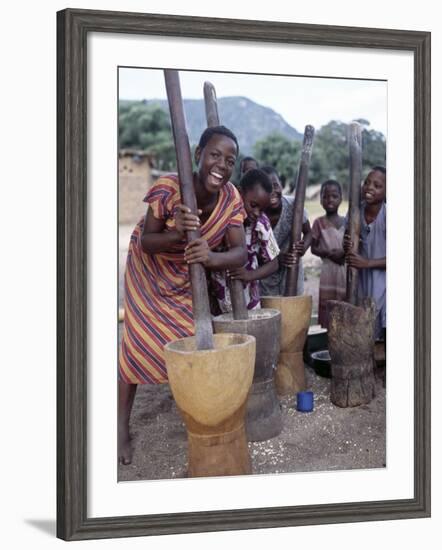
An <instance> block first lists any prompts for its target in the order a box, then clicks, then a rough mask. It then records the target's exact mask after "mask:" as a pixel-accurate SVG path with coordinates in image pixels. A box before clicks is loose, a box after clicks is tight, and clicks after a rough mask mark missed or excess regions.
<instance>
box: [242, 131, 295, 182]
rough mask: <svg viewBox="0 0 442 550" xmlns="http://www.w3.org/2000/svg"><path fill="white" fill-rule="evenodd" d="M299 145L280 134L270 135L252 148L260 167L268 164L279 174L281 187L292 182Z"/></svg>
mask: <svg viewBox="0 0 442 550" xmlns="http://www.w3.org/2000/svg"><path fill="white" fill-rule="evenodd" d="M300 151H301V144H300V142H299V141H295V140H290V139H288V138H287V137H285V136H283V135H282V134H278V133H272V134H269V135H268V136H267V137H266V138H264V139H262V140H259V141H257V142H256V143H255V145H254V147H253V152H254V156H255V158H256V159H257V160H258V162H259V164H260V165H261V166H262V165H264V164H270V165H271V166H274V167H275V168H276V170H277V171H278V173H279V176H280V179H281V183H282V184H283V186H284V185H285V184H286V183H289V185H290V183H291V182H294V180H295V177H296V172H297V169H298V164H299V158H300Z"/></svg>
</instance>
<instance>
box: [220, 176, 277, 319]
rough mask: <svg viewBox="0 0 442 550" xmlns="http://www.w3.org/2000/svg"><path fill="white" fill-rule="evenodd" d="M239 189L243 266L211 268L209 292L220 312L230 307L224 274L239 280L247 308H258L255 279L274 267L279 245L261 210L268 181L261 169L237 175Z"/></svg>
mask: <svg viewBox="0 0 442 550" xmlns="http://www.w3.org/2000/svg"><path fill="white" fill-rule="evenodd" d="M239 190H240V193H241V197H242V200H243V202H244V207H245V209H246V212H247V219H246V220H245V222H244V229H245V234H246V245H247V263H246V264H245V265H244V266H243V267H238V268H236V269H229V270H228V271H227V273H226V272H225V271H223V272H220V271H213V272H212V287H213V293H214V295H215V296H216V298H217V301H218V307H219V309H220V311H221V312H222V313H229V312H230V311H232V303H231V299H230V292H229V288H228V285H227V279H228V277H230V278H231V279H239V280H241V281H242V282H243V286H244V295H245V302H246V305H247V309H259V308H260V307H261V300H260V294H259V281H260V280H261V279H263V278H265V277H268V276H269V275H271V274H272V273H274V272H275V271H277V270H278V255H279V247H278V244H277V243H276V239H275V237H274V235H273V231H272V228H271V226H270V221H269V219H268V217H267V216H266V215H265V213H264V210H265V209H266V208H267V207H268V205H269V204H270V196H271V193H272V183H271V181H270V179H269V177H268V175H267V174H266V173H265V172H262V171H261V170H258V169H252V170H249V171H248V172H246V173H245V174H244V176H243V177H242V178H241V181H240V182H239Z"/></svg>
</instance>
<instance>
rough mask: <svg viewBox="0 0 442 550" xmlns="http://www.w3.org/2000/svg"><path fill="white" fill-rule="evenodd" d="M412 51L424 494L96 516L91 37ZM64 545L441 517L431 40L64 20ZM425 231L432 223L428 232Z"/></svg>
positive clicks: (94, 14) (60, 527) (305, 29)
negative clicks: (434, 384) (90, 312)
mask: <svg viewBox="0 0 442 550" xmlns="http://www.w3.org/2000/svg"><path fill="white" fill-rule="evenodd" d="M92 32H99V33H125V34H147V35H149V34H150V35H158V36H175V37H191V38H206V39H214V38H216V39H221V40H223V39H228V40H239V41H259V42H268V43H285V44H307V45H323V46H332V47H338V46H341V47H351V48H374V49H384V50H385V49H386V50H405V51H409V52H412V54H413V57H414V82H415V84H414V120H415V128H414V139H415V142H414V189H415V208H414V216H415V225H416V227H419V228H420V230H419V231H416V232H415V241H414V255H415V266H414V288H415V294H414V304H415V306H414V307H415V318H414V381H415V400H414V419H415V420H414V497H413V498H411V499H404V500H386V501H376V502H352V503H346V504H326V505H305V506H288V507H276V508H275V507H269V508H254V509H240V510H222V511H206V512H191V513H173V514H155V515H139V516H124V517H100V518H89V517H88V516H87V477H88V472H87V460H86V457H87V340H88V338H87V336H88V334H87V329H88V327H87V223H86V218H87V217H86V208H87V144H86V141H87V118H86V112H87V109H86V107H87V36H88V33H92ZM57 47H58V59H57V86H58V91H57V125H58V128H57V159H58V165H57V222H58V225H57V250H58V260H57V301H58V314H57V362H58V371H57V373H58V382H57V438H58V439H57V494H58V497H57V498H58V501H57V536H58V537H60V538H63V539H65V540H81V539H92V538H110V537H128V536H144V535H160V534H172V533H193V532H201V531H222V530H232V529H256V528H268V527H284V526H295V525H314V524H324V523H340V522H359V521H368V520H389V519H407V518H417V517H428V516H429V515H430V223H429V220H430V165H431V163H430V33H428V32H415V31H402V30H385V29H369V28H353V27H336V26H323V25H306V24H302V25H300V24H293V23H277V22H265V21H249V20H233V19H209V18H202V17H180V16H169V15H157V14H154V15H152V14H139V13H123V12H105V11H89V10H75V9H73V10H71V9H67V10H64V11H61V12H59V13H58V14H57ZM424 222H425V223H424Z"/></svg>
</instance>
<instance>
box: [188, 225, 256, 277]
mask: <svg viewBox="0 0 442 550" xmlns="http://www.w3.org/2000/svg"><path fill="white" fill-rule="evenodd" d="M226 237H227V242H228V243H229V249H228V250H226V251H225V252H213V251H212V250H210V248H209V245H208V243H207V241H206V240H205V239H204V238H202V237H201V238H199V239H195V240H194V241H192V242H191V243H189V244H188V245H187V246H186V249H185V251H184V259H185V260H186V262H187V263H188V264H195V263H202V264H204V266H205V267H207V268H208V269H212V270H214V271H220V270H222V269H228V268H236V267H241V266H243V265H244V264H245V263H246V261H247V248H246V236H245V233H244V227H243V226H242V225H241V226H238V227H236V226H235V227H233V226H232V227H229V228H228V229H227V232H226Z"/></svg>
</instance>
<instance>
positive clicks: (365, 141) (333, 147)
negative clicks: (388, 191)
mask: <svg viewBox="0 0 442 550" xmlns="http://www.w3.org/2000/svg"><path fill="white" fill-rule="evenodd" d="M358 122H359V123H360V124H361V125H362V173H363V176H364V177H365V175H366V174H367V172H368V171H369V169H370V168H371V167H372V166H375V165H376V164H380V165H384V166H385V155H386V144H385V137H384V136H383V134H381V133H380V132H376V131H375V130H368V128H367V127H368V126H369V122H368V121H366V120H363V119H360V120H358ZM347 134H348V125H347V124H344V123H342V122H338V121H335V120H332V121H330V122H329V123H328V124H326V125H325V126H322V127H321V128H320V129H319V130H318V131H317V132H316V135H315V140H314V143H313V153H312V158H311V163H310V170H309V184H316V183H322V182H323V181H325V180H327V179H336V180H338V181H339V182H340V183H341V184H342V185H343V188H344V191H345V192H346V191H347V189H348V183H349V154H348V138H347ZM300 150H301V143H300V142H298V141H290V140H289V139H287V138H285V137H284V136H281V135H279V134H271V135H269V136H268V137H267V138H265V139H263V140H260V141H258V142H257V143H256V144H255V148H254V154H255V156H256V159H257V160H258V162H259V163H260V164H261V165H262V164H271V165H272V166H274V167H275V168H276V169H277V170H278V172H279V174H280V176H281V180H282V181H283V182H285V181H288V183H289V187H290V189H293V187H294V184H295V181H296V173H297V168H298V164H299V158H300Z"/></svg>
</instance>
